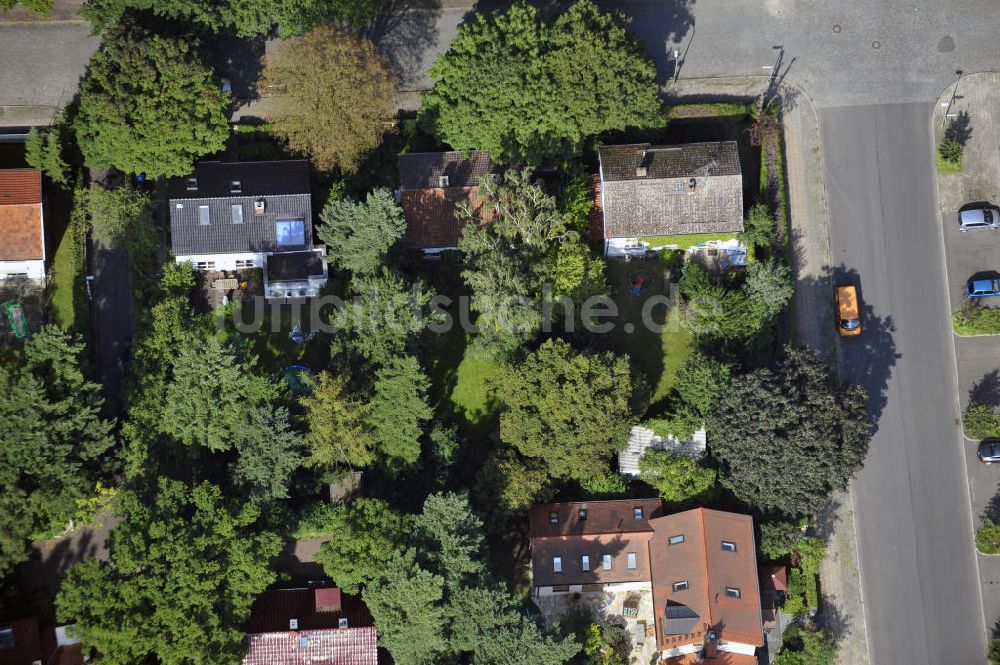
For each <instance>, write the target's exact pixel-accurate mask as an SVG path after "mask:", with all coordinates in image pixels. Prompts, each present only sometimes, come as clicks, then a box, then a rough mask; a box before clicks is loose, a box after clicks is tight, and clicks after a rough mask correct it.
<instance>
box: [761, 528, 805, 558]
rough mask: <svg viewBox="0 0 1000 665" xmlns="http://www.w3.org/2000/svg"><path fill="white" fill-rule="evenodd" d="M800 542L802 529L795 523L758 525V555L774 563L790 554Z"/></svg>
mask: <svg viewBox="0 0 1000 665" xmlns="http://www.w3.org/2000/svg"><path fill="white" fill-rule="evenodd" d="M801 540H802V528H801V527H800V526H799V524H796V523H795V522H766V523H764V524H761V525H760V555H761V557H762V558H763V559H765V560H767V561H776V560H778V559H780V558H782V557H785V556H788V555H789V554H791V552H792V550H794V549H795V546H796V545H798V544H799V541H801Z"/></svg>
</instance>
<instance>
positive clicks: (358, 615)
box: [244, 588, 372, 633]
mask: <svg viewBox="0 0 1000 665" xmlns="http://www.w3.org/2000/svg"><path fill="white" fill-rule="evenodd" d="M333 591H336V592H337V594H339V598H335V596H336V595H337V594H334V593H332V592H333ZM335 601H336V602H335ZM331 604H334V605H339V606H340V609H339V610H330V611H324V610H322V609H317V607H319V608H323V607H328V606H330V605H331ZM342 617H345V618H347V623H348V625H349V626H371V625H372V616H371V614H370V613H369V612H368V608H367V607H365V604H364V603H363V602H361V599H360V598H358V597H356V596H350V595H347V594H345V593H340V590H339V589H329V588H326V589H322V588H321V589H305V588H300V589H273V590H271V591H265V592H264V593H263V594H261V596H260V597H259V598H258V599H257V601H256V602H255V603H254V605H253V609H252V610H251V611H250V618H249V619H248V620H247V623H246V626H244V630H245V632H247V633H269V632H278V631H287V630H289V623H288V622H289V620H290V619H297V620H298V629H299V630H322V629H328V628H337V627H338V626H339V625H340V619H341V618H342Z"/></svg>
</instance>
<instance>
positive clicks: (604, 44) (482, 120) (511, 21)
mask: <svg viewBox="0 0 1000 665" xmlns="http://www.w3.org/2000/svg"><path fill="white" fill-rule="evenodd" d="M625 26H626V20H625V19H624V17H623V16H622V14H620V13H618V12H611V13H607V12H602V11H600V10H599V9H598V7H597V5H596V4H595V3H593V2H591V0H580V1H579V2H577V3H576V4H574V5H573V6H571V7H570V8H569V9H568V10H563V11H561V12H560V13H559V14H558V15H557V16H553V17H551V18H550V17H547V16H541V15H539V12H538V10H537V9H535V7H534V6H532V5H529V4H528V3H526V2H519V3H517V4H515V5H514V6H513V7H511V8H510V9H508V10H507V11H504V12H494V13H492V14H480V15H478V16H477V18H476V20H474V21H473V22H471V23H468V24H466V25H464V26H462V27H461V28H460V29H459V31H458V35H457V36H456V38H455V39H454V40H453V41H452V43H451V47H450V49H449V50H448V52H447V53H446V54H445V55H443V56H441V57H440V58H438V60H437V61H436V62H435V63H434V66H433V67H432V68H431V77H432V78H434V79H435V80H436V81H437V83H435V85H434V89H433V90H431V91H430V92H429V93H427V95H425V97H424V102H423V104H422V107H421V115H420V118H421V120H422V122H423V123H424V124H425V125H426V126H427V127H428V128H429V129H430V130H431V131H433V132H434V133H435V134H436V135H437V136H438V137H439V138H440V139H441V140H442V141H444V142H445V143H447V144H449V145H451V146H452V147H453V148H455V149H458V150H469V149H472V148H479V149H483V150H489V151H491V152H492V153H493V157H494V158H495V159H498V160H500V161H505V162H507V161H514V162H518V161H522V160H527V161H528V162H531V163H535V164H539V163H541V162H542V161H544V160H547V159H549V158H552V157H555V156H560V155H566V154H569V153H572V152H573V151H575V150H577V149H578V148H579V146H580V144H581V143H582V141H583V139H584V138H586V137H589V136H594V135H596V134H599V133H601V132H604V131H607V130H611V129H625V128H626V127H653V126H661V125H662V124H663V122H664V119H663V116H662V114H661V108H660V102H659V99H658V93H659V91H658V88H657V85H656V69H655V68H654V66H653V63H652V62H651V61H650V59H649V58H648V56H647V55H646V54H645V53H644V50H643V48H642V46H641V45H640V43H639V41H638V40H637V39H636V38H635V37H633V36H632V35H630V34H629V33H628V31H627V30H626V27H625ZM498 63H503V65H502V66H498Z"/></svg>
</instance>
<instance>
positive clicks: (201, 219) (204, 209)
mask: <svg viewBox="0 0 1000 665" xmlns="http://www.w3.org/2000/svg"><path fill="white" fill-rule="evenodd" d="M198 223H199V224H201V225H202V226H208V224H209V217H208V206H198Z"/></svg>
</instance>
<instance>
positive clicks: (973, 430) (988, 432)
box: [962, 404, 1000, 439]
mask: <svg viewBox="0 0 1000 665" xmlns="http://www.w3.org/2000/svg"><path fill="white" fill-rule="evenodd" d="M962 427H963V429H965V434H966V436H968V437H970V438H973V439H986V438H989V437H994V436H1000V416H998V415H997V414H995V413H993V409H991V408H990V407H988V406H986V405H985V404H970V405H969V406H967V407H966V408H965V411H964V412H963V413H962Z"/></svg>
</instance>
